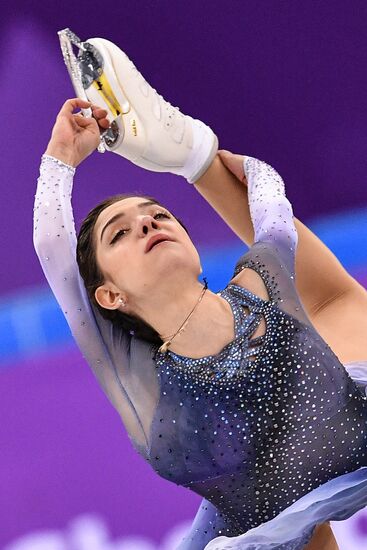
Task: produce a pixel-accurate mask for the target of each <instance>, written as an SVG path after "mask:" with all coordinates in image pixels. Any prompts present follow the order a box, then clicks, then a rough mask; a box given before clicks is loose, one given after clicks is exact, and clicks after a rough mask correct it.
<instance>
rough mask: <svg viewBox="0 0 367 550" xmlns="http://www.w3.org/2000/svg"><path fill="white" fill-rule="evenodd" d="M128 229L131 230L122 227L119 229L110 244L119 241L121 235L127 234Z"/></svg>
mask: <svg viewBox="0 0 367 550" xmlns="http://www.w3.org/2000/svg"><path fill="white" fill-rule="evenodd" d="M128 231H129V230H128V229H120V230H119V231H117V233H116V234H115V235H114V237H113V239H112V241H111V242H110V245H111V244H114V243H115V242H116V241H118V240H119V239H120V237H123V236H124V235H125V233H127V232H128Z"/></svg>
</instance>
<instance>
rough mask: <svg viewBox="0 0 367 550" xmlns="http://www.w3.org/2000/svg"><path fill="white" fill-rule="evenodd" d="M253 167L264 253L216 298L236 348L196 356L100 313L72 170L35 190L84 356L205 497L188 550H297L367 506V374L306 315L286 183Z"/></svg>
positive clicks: (48, 161) (149, 446)
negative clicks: (260, 288) (88, 274)
mask: <svg viewBox="0 0 367 550" xmlns="http://www.w3.org/2000/svg"><path fill="white" fill-rule="evenodd" d="M244 168H245V173H246V177H247V181H248V192H249V205H250V212H251V217H252V221H253V224H254V230H255V244H254V245H253V246H252V247H251V248H250V249H249V251H248V252H247V253H246V254H245V255H244V256H243V257H242V258H240V260H239V261H238V263H237V266H236V268H235V272H234V277H233V279H232V280H231V282H230V283H229V284H228V286H227V287H226V288H225V289H224V290H222V291H221V292H220V293H219V294H220V295H221V297H222V298H223V299H225V300H227V301H228V303H229V304H230V306H231V308H232V311H233V318H234V327H235V338H234V340H233V341H232V342H230V343H229V344H228V345H226V346H225V347H224V348H223V349H222V351H221V352H220V353H218V354H217V355H212V356H208V357H203V358H199V359H192V358H188V357H183V356H180V355H178V354H175V353H173V352H170V351H168V352H167V353H165V354H162V353H161V352H159V351H158V349H157V346H153V345H152V344H149V343H147V342H143V341H141V340H139V339H137V338H135V337H134V336H132V335H130V334H125V333H123V332H122V331H121V329H119V328H118V327H116V326H115V325H112V324H111V323H110V322H109V321H107V320H105V319H103V318H102V317H101V315H100V313H99V311H98V310H97V309H96V308H95V307H93V306H92V305H91V304H90V302H89V300H88V297H87V295H86V292H85V289H84V285H83V282H82V281H81V280H80V277H79V273H78V268H77V266H76V262H75V230H74V223H73V216H72V209H71V202H70V197H71V189H72V180H73V175H74V170H73V169H72V168H71V167H68V166H67V165H64V164H63V163H61V162H59V161H57V160H55V159H53V158H52V157H47V156H44V157H43V160H42V164H41V175H40V178H39V180H38V187H37V195H36V202H35V226H34V240H35V246H36V250H37V253H38V255H39V258H40V261H41V264H42V267H43V269H44V272H45V274H46V277H47V279H48V281H49V283H50V286H51V287H52V289H53V291H54V293H55V296H56V298H57V299H58V301H59V303H60V306H61V308H62V310H63V311H64V313H65V316H66V319H67V320H68V322H69V325H70V327H71V330H72V332H73V335H74V337H75V339H76V341H77V343H78V345H79V347H80V348H81V350H82V352H83V354H84V355H85V357H86V359H87V361H88V363H89V364H90V366H91V367H92V369H93V371H94V373H95V375H96V376H97V378H98V380H99V381H100V383H101V385H102V388H103V389H104V391H105V393H106V394H107V396H108V397H109V399H110V401H111V403H112V404H113V406H114V407H115V408H116V410H117V411H118V413H119V414H120V416H121V419H122V421H123V423H124V425H125V427H126V429H127V431H128V434H129V437H130V439H131V441H132V443H133V445H134V447H135V448H136V449H137V451H138V452H139V453H140V454H141V455H142V456H143V457H144V458H145V459H146V460H147V461H148V462H149V463H150V464H151V466H152V467H153V469H154V470H155V471H156V472H157V473H158V474H159V475H160V476H162V477H164V478H166V479H168V480H170V481H172V482H174V483H176V484H178V485H181V486H184V487H187V488H188V489H190V490H192V491H194V492H196V493H198V494H199V495H201V496H202V497H203V502H202V504H201V506H200V509H199V511H198V513H197V515H196V518H195V520H194V522H193V525H192V528H191V529H190V532H189V533H188V534H187V536H186V537H185V539H184V540H183V541H182V543H181V544H180V546H179V550H203V549H205V550H224V549H231V550H234V549H235V550H270V549H272V550H273V549H279V550H281V549H284V550H301V549H302V548H303V547H304V546H305V544H306V543H307V542H308V541H309V540H310V538H311V536H312V532H313V529H314V528H315V526H316V525H317V524H318V523H322V522H324V521H329V520H338V519H345V518H347V517H350V516H351V515H352V514H354V513H355V512H356V511H357V510H359V509H361V508H363V507H364V506H366V505H367V445H366V444H367V425H366V419H367V399H366V395H365V392H364V388H363V386H364V385H365V384H366V382H365V374H364V365H363V364H360V365H356V364H355V365H353V364H351V365H347V366H346V367H347V368H345V366H343V365H342V364H341V363H340V361H339V360H338V358H337V357H336V355H335V354H334V353H333V352H332V351H331V349H330V348H329V347H328V345H327V344H326V343H325V341H324V340H323V339H322V338H321V337H320V336H319V334H318V333H317V332H316V330H315V329H314V328H313V326H312V324H311V323H310V321H309V319H308V317H307V315H306V313H305V311H304V309H303V307H302V304H301V302H300V300H299V297H298V294H297V292H296V289H295V284H294V257H295V249H296V244H297V233H296V230H295V227H294V223H293V214H292V208H291V205H290V203H289V201H288V200H287V198H286V196H285V191H284V184H283V181H282V179H281V177H280V176H279V174H278V173H277V172H276V171H275V170H274V169H273V168H272V167H270V166H269V165H267V164H265V163H264V162H262V161H259V160H257V159H254V158H251V157H246V159H245V164H244ZM242 269H252V270H254V271H256V272H257V273H258V275H259V276H260V277H261V279H262V280H263V282H264V284H265V286H266V288H267V292H268V299H267V300H264V299H261V298H260V297H258V296H256V295H255V294H253V293H252V292H250V291H248V290H246V289H245V288H243V287H242V286H240V285H238V284H237V283H236V279H235V277H236V276H237V274H238V273H239V272H240V271H241V270H242ZM261 321H265V331H264V333H263V334H261V335H260V336H256V337H254V336H253V335H254V333H255V331H256V329H257V328H258V327H259V326H260V323H261ZM365 368H366V371H367V364H366V367H365ZM348 370H349V374H348ZM353 378H354V380H353Z"/></svg>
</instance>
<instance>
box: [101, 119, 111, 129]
mask: <svg viewBox="0 0 367 550" xmlns="http://www.w3.org/2000/svg"><path fill="white" fill-rule="evenodd" d="M98 125H99V126H100V127H101V128H102V129H103V130H107V128H109V127H110V121H109V120H108V118H101V119H99V120H98Z"/></svg>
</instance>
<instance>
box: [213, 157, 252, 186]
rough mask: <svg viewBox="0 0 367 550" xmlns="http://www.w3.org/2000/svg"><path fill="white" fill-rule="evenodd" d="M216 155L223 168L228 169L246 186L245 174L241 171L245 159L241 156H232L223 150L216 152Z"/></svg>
mask: <svg viewBox="0 0 367 550" xmlns="http://www.w3.org/2000/svg"><path fill="white" fill-rule="evenodd" d="M218 155H219V157H220V159H221V161H222V162H223V164H224V166H226V168H228V170H229V171H230V172H232V174H234V175H235V176H236V178H237V179H238V180H240V181H241V182H243V183H245V184H246V185H247V181H246V177H245V172H244V169H243V161H244V160H245V158H246V157H244V156H243V155H234V154H233V153H231V152H230V151H225V150H224V149H222V150H221V151H218Z"/></svg>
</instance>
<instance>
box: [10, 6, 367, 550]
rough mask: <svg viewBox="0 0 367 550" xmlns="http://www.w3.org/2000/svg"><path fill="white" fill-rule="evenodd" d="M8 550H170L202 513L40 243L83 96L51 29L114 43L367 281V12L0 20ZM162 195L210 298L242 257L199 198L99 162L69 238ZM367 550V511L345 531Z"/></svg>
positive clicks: (106, 14)
mask: <svg viewBox="0 0 367 550" xmlns="http://www.w3.org/2000/svg"><path fill="white" fill-rule="evenodd" d="M0 26H1V33H0V42H1V53H2V55H1V58H0V66H1V107H2V116H1V119H2V128H3V129H2V139H1V145H0V148H1V154H0V166H1V170H0V174H1V191H2V193H1V199H0V200H1V214H0V235H1V237H0V239H1V250H2V251H3V252H2V258H3V259H2V262H1V265H2V269H1V270H0V414H1V427H0V449H1V451H0V548H1V549H6V550H46V549H47V550H112V549H114V550H172V549H173V548H174V547H175V544H176V541H177V540H179V539H180V538H181V536H182V534H183V532H184V531H185V529H187V527H188V526H189V525H190V522H191V521H192V519H193V517H194V515H195V513H196V510H197V508H198V505H199V503H200V500H201V499H200V498H199V497H198V496H196V495H195V494H192V493H189V492H188V491H186V490H184V489H182V488H179V487H176V486H175V485H173V484H170V483H168V482H167V481H165V480H162V479H159V478H158V477H157V476H156V475H155V474H154V472H153V470H151V469H150V467H149V465H148V464H146V463H145V462H144V461H143V459H142V458H141V457H140V456H139V455H137V454H136V452H135V451H134V450H133V448H132V447H131V444H130V442H129V439H128V437H127V435H126V433H125V430H124V428H123V426H122V425H121V423H120V420H119V417H118V416H117V414H116V413H115V412H114V410H113V409H112V407H111V406H110V404H109V403H108V402H107V399H106V398H105V397H104V395H103V394H102V391H101V390H100V389H99V387H98V385H97V383H96V381H95V379H94V377H93V375H92V374H91V372H90V371H89V369H88V366H87V365H86V364H85V361H84V360H83V358H82V357H81V354H80V353H79V351H78V350H77V349H76V347H75V345H74V343H73V341H72V339H71V336H70V333H69V330H68V328H67V325H66V323H65V321H64V319H63V316H62V314H61V312H60V311H59V310H58V306H57V304H56V302H55V300H54V298H53V296H52V295H51V294H50V291H49V290H48V287H47V284H46V281H45V279H44V277H43V273H42V271H41V268H40V266H39V263H38V259H37V257H36V255H35V252H34V250H33V245H32V208H33V197H34V192H35V186H36V178H37V175H38V166H39V160H40V156H41V154H42V153H43V151H44V150H45V148H46V145H47V141H48V139H49V135H50V131H51V128H52V125H53V121H54V119H55V116H56V114H57V112H58V110H59V108H60V106H61V104H62V103H63V102H64V100H65V99H67V98H68V97H72V96H73V95H74V94H73V90H72V87H71V83H70V81H69V78H68V74H67V71H66V68H65V66H64V64H63V60H62V56H61V51H60V48H59V43H58V37H57V31H58V30H60V29H63V28H65V27H70V28H71V29H72V30H73V31H74V32H75V33H76V34H78V35H79V36H80V37H81V38H82V39H87V38H91V37H94V36H102V37H104V38H108V39H110V40H112V41H114V42H116V43H117V44H118V45H119V46H120V47H121V48H122V49H124V50H125V51H126V53H127V54H128V55H129V56H130V57H131V58H132V60H133V61H134V63H135V64H136V65H137V67H138V69H139V70H140V71H141V72H142V73H143V75H144V76H145V77H146V79H147V80H148V81H149V82H150V83H151V84H152V85H153V87H155V88H156V89H157V90H158V91H159V92H160V93H161V94H162V95H163V96H164V97H165V98H166V99H167V100H169V101H170V102H171V103H172V104H173V105H178V106H179V107H180V108H181V110H182V111H183V112H184V113H188V114H190V115H192V116H194V117H197V118H201V119H202V120H203V121H205V122H206V123H208V124H209V125H211V126H212V128H213V129H214V131H215V132H216V133H217V135H218V137H219V141H220V147H221V148H226V149H229V150H232V151H234V152H238V153H244V154H247V155H251V156H254V157H257V158H260V159H263V160H266V161H267V162H268V163H270V164H272V165H273V166H274V167H275V168H277V170H278V171H279V172H280V174H281V175H282V176H283V178H284V180H285V183H286V186H287V192H288V196H289V198H290V200H291V201H292V203H293V206H294V211H295V214H296V215H297V217H299V218H300V219H302V221H304V222H305V223H307V224H308V225H309V226H310V227H311V228H312V229H313V230H314V231H315V232H316V233H317V234H318V235H319V236H320V237H321V238H322V239H323V240H324V241H325V242H326V243H327V244H328V245H329V246H330V247H331V249H332V250H333V251H334V253H335V254H336V255H337V256H338V258H339V259H340V260H341V261H342V262H343V264H344V265H345V266H346V267H347V268H348V270H349V271H350V272H351V273H352V274H353V275H354V276H355V277H356V278H357V279H358V280H359V281H360V282H361V284H362V285H364V286H366V284H367V175H366V171H367V155H366V149H367V110H366V107H367V99H366V98H367V94H366V88H367V71H366V66H367V63H366V61H367V34H366V26H367V4H366V2H365V0H354V1H353V2H349V1H347V0H345V1H342V0H332V1H330V2H319V1H315V0H308V1H307V2H300V1H294V0H241V1H240V0H228V1H224V0H221V1H217V0H211V1H209V0H201V1H200V2H197V1H194V0H186V1H185V2H183V1H181V0H124V1H120V2H110V1H108V0H107V1H105V2H103V3H102V2H97V1H96V0H88V1H86V0H79V1H78V2H75V1H73V2H72V1H71V0H64V1H63V2H48V3H43V2H39V1H38V2H37V1H34V2H29V1H28V0H13V1H12V2H9V1H8V2H6V3H3V4H2V8H1V20H0ZM124 191H140V192H144V193H148V194H150V195H153V196H156V197H157V198H158V199H159V200H161V201H163V203H164V204H166V205H167V207H168V208H171V209H172V210H173V211H174V212H175V213H176V215H178V216H179V217H180V218H182V219H183V220H184V222H185V223H186V225H187V226H188V227H189V229H190V231H191V234H192V236H193V239H194V241H195V242H196V244H197V245H198V247H199V250H200V252H201V254H202V257H203V265H204V274H205V275H206V276H207V278H208V280H209V285H210V288H211V289H212V290H219V289H220V288H222V287H223V286H224V285H225V284H226V282H227V281H228V279H229V277H230V276H231V274H232V270H233V266H234V264H235V262H236V259H237V258H238V257H239V256H240V255H241V254H242V253H243V252H244V251H245V250H246V247H245V246H244V245H243V244H242V243H241V242H240V241H239V240H238V239H237V238H236V237H234V236H233V234H232V233H231V231H230V230H229V229H228V228H227V227H226V226H225V225H224V223H223V222H222V221H221V220H220V219H219V218H218V217H217V216H216V214H215V213H214V212H212V211H211V209H210V207H209V206H208V205H207V204H206V203H205V201H204V200H203V199H202V198H201V197H200V196H199V195H198V194H197V193H196V191H195V189H194V188H193V187H191V186H189V185H187V184H186V183H185V181H184V180H182V181H181V180H180V179H179V178H177V177H175V176H171V175H169V174H163V175H162V174H155V173H148V172H144V171H143V170H141V169H139V168H137V167H135V166H133V165H130V164H129V163H128V162H126V161H125V160H123V159H121V157H117V156H115V155H113V154H111V153H105V154H103V155H101V154H98V153H95V154H94V155H93V156H92V157H90V158H89V159H88V160H87V161H86V162H84V163H83V165H82V166H80V167H79V168H78V170H77V175H76V179H75V187H74V196H73V197H74V211H75V221H76V225H77V226H79V224H80V221H81V220H82V218H83V216H84V215H85V214H86V212H87V211H88V209H90V208H91V207H92V206H94V204H95V203H97V201H99V200H101V199H102V198H104V197H106V196H107V195H110V194H115V193H118V192H124ZM335 529H336V533H337V536H338V541H339V544H340V548H341V550H355V549H358V550H360V549H361V548H367V513H366V512H365V511H361V512H360V513H359V514H357V516H354V517H353V518H351V519H350V520H348V521H347V522H342V523H338V524H337V525H335Z"/></svg>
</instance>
